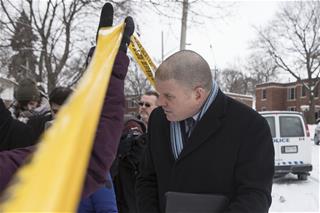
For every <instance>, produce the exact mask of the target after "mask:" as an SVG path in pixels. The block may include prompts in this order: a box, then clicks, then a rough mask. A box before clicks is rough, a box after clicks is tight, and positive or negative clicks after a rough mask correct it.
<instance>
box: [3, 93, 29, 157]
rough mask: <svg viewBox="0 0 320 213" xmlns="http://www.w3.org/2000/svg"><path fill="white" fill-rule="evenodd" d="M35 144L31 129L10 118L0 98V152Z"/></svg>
mask: <svg viewBox="0 0 320 213" xmlns="http://www.w3.org/2000/svg"><path fill="white" fill-rule="evenodd" d="M34 143H35V135H34V133H33V131H32V129H31V128H30V127H29V126H27V125H26V124H25V123H22V122H21V121H18V120H16V119H14V118H12V116H11V113H10V111H9V110H8V109H7V108H6V107H5V105H4V103H3V100H2V99H1V98H0V151H4V150H10V149H15V148H20V147H27V146H31V145H33V144H34Z"/></svg>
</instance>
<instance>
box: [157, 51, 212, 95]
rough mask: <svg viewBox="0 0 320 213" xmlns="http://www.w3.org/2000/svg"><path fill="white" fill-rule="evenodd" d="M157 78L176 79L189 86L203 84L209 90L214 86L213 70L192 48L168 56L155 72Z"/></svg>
mask: <svg viewBox="0 0 320 213" xmlns="http://www.w3.org/2000/svg"><path fill="white" fill-rule="evenodd" d="M155 78H156V79H157V80H161V81H165V80H171V79H173V80H176V81H179V82H181V83H183V84H184V85H186V86H188V87H189V88H194V87H197V86H201V87H202V88H204V89H205V90H207V91H210V90H211V87H212V75H211V70H210V67H209V65H208V63H207V62H206V60H204V58H202V57H201V56H200V55H199V54H198V53H196V52H194V51H191V50H182V51H179V52H176V53H174V54H173V55H171V56H170V57H168V58H167V59H166V60H165V61H164V62H163V63H162V64H161V65H160V66H159V68H158V69H157V71H156V73H155Z"/></svg>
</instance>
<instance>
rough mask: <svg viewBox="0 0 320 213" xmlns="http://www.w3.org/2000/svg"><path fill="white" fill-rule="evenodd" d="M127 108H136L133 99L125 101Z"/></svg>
mask: <svg viewBox="0 0 320 213" xmlns="http://www.w3.org/2000/svg"><path fill="white" fill-rule="evenodd" d="M127 105H128V108H136V103H135V101H134V100H133V99H129V100H127Z"/></svg>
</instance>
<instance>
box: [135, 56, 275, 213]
mask: <svg viewBox="0 0 320 213" xmlns="http://www.w3.org/2000/svg"><path fill="white" fill-rule="evenodd" d="M155 79H156V89H157V91H158V92H159V95H160V96H159V98H158V101H157V105H158V106H160V107H158V108H156V109H155V110H154V111H153V112H152V114H151V116H150V118H149V126H148V141H149V142H148V147H147V150H146V154H145V159H144V160H143V162H142V167H141V173H140V175H139V177H138V180H137V199H138V206H139V210H140V212H146V213H147V212H148V213H150V212H165V208H166V206H165V203H166V197H165V194H166V193H167V192H183V193H194V194H200V195H203V194H215V195H217V194H218V195H223V196H225V197H226V198H227V200H228V202H226V204H225V205H224V207H223V212H255V213H256V212H268V209H269V207H270V204H271V188H272V178H273V174H274V149H273V142H272V137H271V134H270V130H269V127H268V124H267V122H266V121H265V119H264V118H263V117H262V116H260V115H259V114H258V113H257V112H255V111H254V110H252V109H251V108H249V107H247V106H245V105H244V104H241V103H240V102H237V101H236V100H233V99H231V98H230V97H227V96H226V95H225V94H224V93H223V92H221V90H220V89H219V87H218V85H217V83H216V82H215V81H213V80H212V76H211V71H210V68H209V65H208V63H207V62H206V61H205V60H204V59H203V58H202V57H201V56H200V55H199V54H197V53H195V52H193V51H188V50H184V51H179V52H177V53H175V54H173V55H171V56H170V57H169V58H167V59H166V60H165V61H164V62H163V63H162V64H161V65H160V66H159V68H158V69H157V71H156V73H155ZM184 202H185V203H184V204H185V205H187V204H190V203H188V201H184ZM197 205H198V204H197V202H196V201H195V203H194V205H193V204H192V208H194V210H190V209H189V210H184V211H188V212H190V211H191V212H192V211H196V212H202V211H201V210H200V209H201V206H200V205H201V204H199V206H197ZM198 207H199V208H198ZM197 208H198V209H197Z"/></svg>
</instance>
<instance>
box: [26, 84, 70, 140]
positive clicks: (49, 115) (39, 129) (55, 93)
mask: <svg viewBox="0 0 320 213" xmlns="http://www.w3.org/2000/svg"><path fill="white" fill-rule="evenodd" d="M72 92H73V90H72V89H71V88H69V87H56V88H54V89H53V90H52V92H51V93H50V95H49V104H50V111H48V112H46V113H44V114H40V115H34V116H32V117H30V118H29V120H28V122H27V125H28V126H30V128H31V129H32V131H33V132H34V135H35V143H36V142H38V139H39V138H40V136H41V134H42V133H43V132H44V130H45V129H47V128H48V127H49V126H50V125H51V124H52V122H53V120H54V118H55V115H56V114H57V113H58V111H59V109H60V108H61V107H62V105H63V104H64V103H65V101H66V100H67V99H68V97H69V96H70V95H71V93H72ZM31 145H33V144H31Z"/></svg>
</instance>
